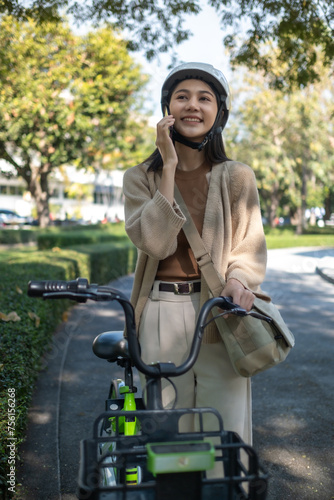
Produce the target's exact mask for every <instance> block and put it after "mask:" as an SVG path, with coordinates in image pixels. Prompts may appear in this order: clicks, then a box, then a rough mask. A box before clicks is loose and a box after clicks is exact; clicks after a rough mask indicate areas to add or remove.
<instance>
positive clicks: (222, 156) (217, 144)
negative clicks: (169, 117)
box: [143, 80, 230, 172]
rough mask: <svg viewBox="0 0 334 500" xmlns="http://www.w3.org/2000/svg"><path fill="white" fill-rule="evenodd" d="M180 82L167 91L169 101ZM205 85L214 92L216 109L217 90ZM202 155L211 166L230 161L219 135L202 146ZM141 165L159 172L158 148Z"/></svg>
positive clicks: (160, 160) (160, 167) (160, 164)
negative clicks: (145, 164) (144, 164)
mask: <svg viewBox="0 0 334 500" xmlns="http://www.w3.org/2000/svg"><path fill="white" fill-rule="evenodd" d="M181 81H183V80H177V81H175V82H174V85H173V86H172V87H171V89H170V91H169V99H170V97H171V95H172V94H173V91H174V89H175V88H176V86H177V85H178V84H179V83H180V82H181ZM203 81H204V82H205V80H203ZM205 83H207V85H210V87H211V88H212V90H213V91H214V93H215V96H216V99H217V104H218V108H219V94H218V92H217V90H216V89H215V87H214V86H213V85H212V84H211V83H208V82H205ZM225 112H226V111H225ZM227 112H228V111H227ZM222 117H223V115H221V120H219V122H218V123H217V127H219V125H220V124H221V123H220V122H222ZM204 155H205V159H206V160H207V161H208V162H209V163H211V164H214V163H221V162H223V161H228V160H230V158H228V157H227V156H226V152H225V147H224V141H223V137H222V135H221V134H216V135H214V136H213V137H212V139H211V141H209V142H208V143H207V144H206V145H205V146H204ZM143 163H149V166H148V169H147V170H148V171H153V172H156V171H158V170H161V169H162V166H163V161H162V158H161V155H160V152H159V150H158V148H157V149H156V150H155V151H154V152H153V153H152V154H151V155H150V156H149V157H148V158H147V159H146V160H145V161H144V162H143Z"/></svg>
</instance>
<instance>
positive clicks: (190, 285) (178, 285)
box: [174, 282, 194, 295]
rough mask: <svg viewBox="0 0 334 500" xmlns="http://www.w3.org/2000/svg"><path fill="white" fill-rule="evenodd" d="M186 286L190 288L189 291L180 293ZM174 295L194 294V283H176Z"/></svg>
mask: <svg viewBox="0 0 334 500" xmlns="http://www.w3.org/2000/svg"><path fill="white" fill-rule="evenodd" d="M184 286H188V290H187V291H184V292H183V291H180V288H181V287H184ZM174 293H175V295H190V294H191V293H194V283H193V282H190V283H189V282H188V283H174Z"/></svg>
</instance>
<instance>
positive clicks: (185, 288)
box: [159, 281, 201, 295]
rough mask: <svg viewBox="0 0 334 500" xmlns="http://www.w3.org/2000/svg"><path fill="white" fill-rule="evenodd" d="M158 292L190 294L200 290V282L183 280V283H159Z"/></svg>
mask: <svg viewBox="0 0 334 500" xmlns="http://www.w3.org/2000/svg"><path fill="white" fill-rule="evenodd" d="M159 291H160V292H173V293H175V294H176V295H190V294H191V293H196V292H200V291H201V282H200V281H196V282H195V283H194V282H192V281H190V282H188V281H185V282H184V283H160V284H159Z"/></svg>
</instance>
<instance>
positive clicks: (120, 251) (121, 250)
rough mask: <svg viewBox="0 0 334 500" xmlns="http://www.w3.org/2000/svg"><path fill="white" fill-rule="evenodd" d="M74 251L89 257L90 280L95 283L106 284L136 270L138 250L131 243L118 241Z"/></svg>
mask: <svg viewBox="0 0 334 500" xmlns="http://www.w3.org/2000/svg"><path fill="white" fill-rule="evenodd" d="M73 249H74V250H77V251H78V252H80V253H82V254H87V257H89V267H90V273H91V274H90V276H91V278H90V280H91V281H92V282H94V283H100V284H106V283H108V282H110V281H112V280H115V279H117V278H119V277H121V276H126V275H127V274H130V273H132V272H134V270H135V265H136V260H137V250H136V248H135V247H134V246H133V245H132V244H131V243H130V242H129V241H124V240H123V241H122V240H118V241H115V242H113V243H98V244H97V245H83V246H80V247H73Z"/></svg>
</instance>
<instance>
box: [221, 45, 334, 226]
mask: <svg viewBox="0 0 334 500" xmlns="http://www.w3.org/2000/svg"><path fill="white" fill-rule="evenodd" d="M272 58H273V59H274V54H272ZM317 70H318V71H319V74H321V76H322V78H321V82H319V83H317V84H314V85H312V86H311V85H310V86H309V87H308V88H307V89H302V90H295V91H294V92H292V93H290V94H286V93H284V92H282V91H280V90H273V89H270V88H269V84H268V80H267V78H265V77H262V78H261V76H260V75H259V73H256V74H255V73H252V74H248V77H247V82H248V86H247V87H246V88H245V89H244V93H245V97H244V99H243V100H241V103H240V105H239V110H238V111H239V116H238V117H237V119H236V120H235V121H236V122H237V123H238V124H239V123H241V124H242V128H241V129H238V130H236V129H234V130H232V132H231V133H233V134H234V137H233V139H234V140H233V142H232V141H228V142H229V143H232V144H233V143H234V147H233V149H232V154H230V156H232V157H235V158H237V159H241V161H244V162H245V163H249V164H251V165H252V167H253V168H254V170H255V172H256V176H257V179H258V187H259V192H260V198H261V204H262V207H263V208H264V210H265V213H266V216H267V217H268V219H269V222H270V224H271V225H274V219H275V218H276V217H277V216H278V215H283V212H284V210H286V209H287V208H288V213H285V215H291V216H294V217H295V219H296V220H297V221H298V232H301V231H302V230H303V228H305V225H306V221H305V210H306V208H311V207H312V206H313V207H314V204H313V203H314V202H315V201H316V202H317V203H321V205H322V206H324V205H325V203H326V197H327V195H328V191H329V189H330V187H331V186H332V185H333V177H334V160H333V143H334V126H333V125H334V124H333V102H334V85H333V81H332V79H331V78H330V76H329V75H328V72H327V73H326V71H325V70H324V68H322V69H321V68H317ZM232 123H233V118H232ZM227 130H228V129H227ZM328 187H329V188H328ZM320 190H321V194H320ZM329 192H330V191H329ZM280 212H281V213H280Z"/></svg>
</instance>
